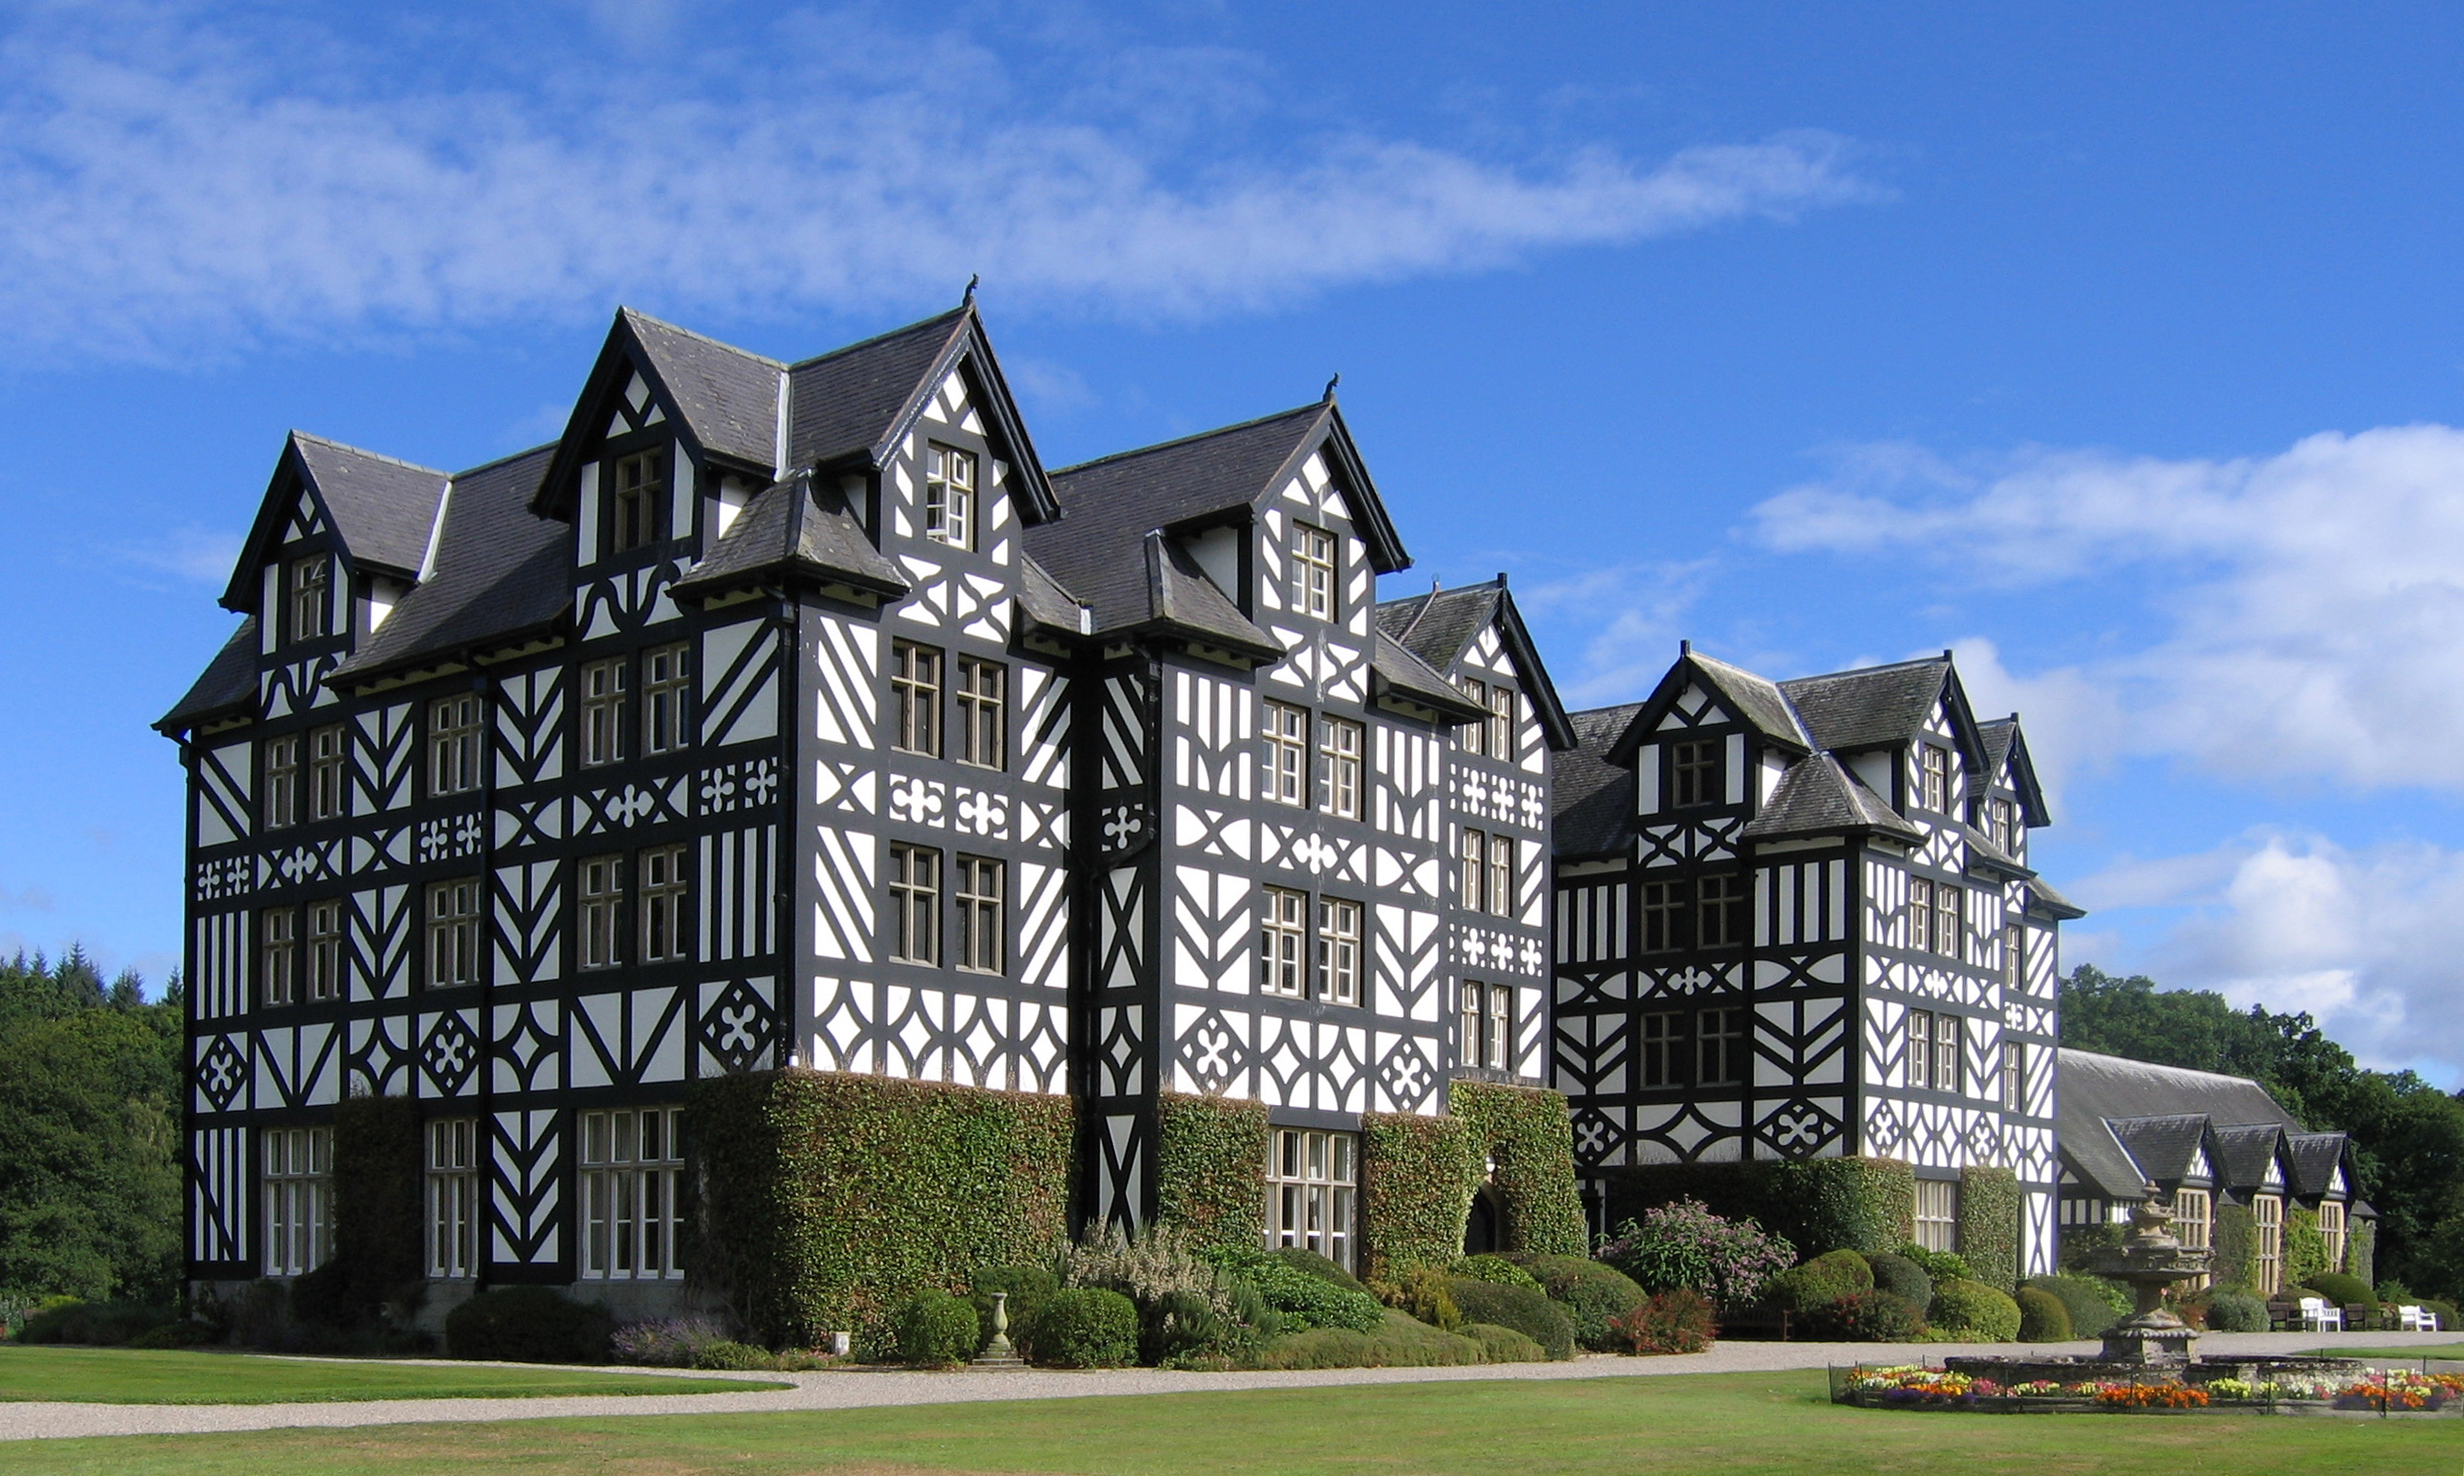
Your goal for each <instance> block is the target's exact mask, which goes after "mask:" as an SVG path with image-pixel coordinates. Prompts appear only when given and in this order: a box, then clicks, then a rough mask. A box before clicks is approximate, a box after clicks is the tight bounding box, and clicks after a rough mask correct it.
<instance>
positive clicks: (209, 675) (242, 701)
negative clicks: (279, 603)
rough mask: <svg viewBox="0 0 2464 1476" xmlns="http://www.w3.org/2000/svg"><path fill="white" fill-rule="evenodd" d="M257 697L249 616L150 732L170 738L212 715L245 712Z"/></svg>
mask: <svg viewBox="0 0 2464 1476" xmlns="http://www.w3.org/2000/svg"><path fill="white" fill-rule="evenodd" d="M256 695H257V617H256V616H254V615H251V616H249V617H247V618H246V619H244V620H242V621H241V622H240V628H239V629H237V630H235V631H233V632H231V639H229V640H227V641H225V642H223V643H222V649H221V650H219V651H217V652H215V653H214V659H213V660H211V661H209V662H207V663H206V665H205V671H204V672H203V673H202V674H201V675H199V676H198V678H197V680H196V682H195V683H194V684H193V685H191V686H190V687H189V689H188V695H186V696H184V697H182V698H181V699H180V700H179V701H177V702H175V703H173V704H171V710H170V711H169V712H166V713H164V714H163V715H162V716H161V717H160V718H157V719H156V720H155V723H154V731H156V732H158V733H161V734H164V735H166V736H170V737H177V736H178V735H179V734H181V733H183V732H185V731H187V730H188V729H190V728H193V727H195V726H196V725H197V724H198V723H199V722H201V721H203V720H204V719H206V718H209V717H213V716H215V715H216V714H219V713H223V712H230V711H235V710H237V711H246V710H247V709H248V708H249V706H250V705H251V703H252V701H253V700H254V698H255V697H256Z"/></svg>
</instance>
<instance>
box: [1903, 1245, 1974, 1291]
mask: <svg viewBox="0 0 2464 1476" xmlns="http://www.w3.org/2000/svg"><path fill="white" fill-rule="evenodd" d="M1899 1253H1900V1254H1901V1255H1903V1256H1906V1257H1907V1258H1908V1259H1909V1260H1911V1261H1914V1262H1916V1264H1917V1267H1918V1268H1919V1269H1920V1270H1922V1271H1923V1272H1924V1273H1925V1274H1926V1275H1928V1276H1930V1277H1932V1278H1933V1279H1934V1280H1936V1281H1951V1280H1959V1281H1974V1280H1976V1279H1977V1275H1976V1270H1975V1268H1974V1267H1972V1266H1970V1265H1969V1264H1968V1258H1967V1257H1966V1256H1963V1255H1960V1254H1958V1253H1957V1252H1955V1251H1937V1250H1927V1249H1926V1248H1925V1247H1923V1246H1921V1245H1919V1244H1917V1243H1916V1242H1915V1241H1913V1240H1911V1241H1909V1242H1908V1243H1907V1244H1906V1245H1903V1246H1901V1247H1900V1248H1899Z"/></svg>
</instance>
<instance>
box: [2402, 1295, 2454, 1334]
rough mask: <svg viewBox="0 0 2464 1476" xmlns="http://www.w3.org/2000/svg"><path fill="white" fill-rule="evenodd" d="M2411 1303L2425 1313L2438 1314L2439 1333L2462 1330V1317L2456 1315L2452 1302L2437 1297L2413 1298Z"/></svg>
mask: <svg viewBox="0 0 2464 1476" xmlns="http://www.w3.org/2000/svg"><path fill="white" fill-rule="evenodd" d="M2413 1303H2414V1305H2415V1306H2418V1307H2420V1308H2421V1309H2422V1310H2423V1311H2425V1312H2435V1313H2437V1314H2438V1326H2439V1330H2440V1331H2441V1332H2454V1331H2456V1330H2458V1329H2459V1328H2464V1315H2460V1314H2458V1312H2457V1311H2456V1305H2455V1303H2453V1302H2450V1301H2446V1300H2444V1299H2442V1298H2439V1297H2415V1298H2413Z"/></svg>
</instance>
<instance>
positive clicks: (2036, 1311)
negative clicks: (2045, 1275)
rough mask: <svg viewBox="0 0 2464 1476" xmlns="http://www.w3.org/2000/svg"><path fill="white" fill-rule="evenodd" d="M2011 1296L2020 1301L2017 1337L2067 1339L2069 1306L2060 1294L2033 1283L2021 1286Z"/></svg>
mask: <svg viewBox="0 0 2464 1476" xmlns="http://www.w3.org/2000/svg"><path fill="white" fill-rule="evenodd" d="M2011 1300H2013V1301H2015V1302H2017V1303H2018V1304H2019V1341H2021V1342H2023V1343H2067V1342H2069V1341H2070V1336H2071V1333H2070V1309H2069V1308H2068V1307H2065V1306H2063V1305H2062V1299H2061V1298H2060V1297H2057V1296H2055V1295H2054V1294H2053V1293H2051V1292H2049V1291H2043V1290H2040V1289H2038V1288H2036V1287H2033V1286H2023V1287H2021V1288H2020V1289H2019V1293H2018V1295H2016V1296H2014V1297H2013V1298H2012V1299H2011Z"/></svg>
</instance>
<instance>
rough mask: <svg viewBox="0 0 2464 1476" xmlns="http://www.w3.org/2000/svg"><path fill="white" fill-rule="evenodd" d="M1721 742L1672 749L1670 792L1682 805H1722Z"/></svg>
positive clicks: (1678, 745) (1700, 741)
mask: <svg viewBox="0 0 2464 1476" xmlns="http://www.w3.org/2000/svg"><path fill="white" fill-rule="evenodd" d="M1720 748H1721V743H1720V740H1718V739H1716V738H1701V739H1696V740H1695V741H1693V742H1690V743H1672V744H1670V745H1669V747H1668V781H1669V782H1668V793H1669V798H1670V800H1671V802H1673V803H1675V804H1677V805H1679V806H1689V805H1716V804H1718V803H1719V802H1720Z"/></svg>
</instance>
